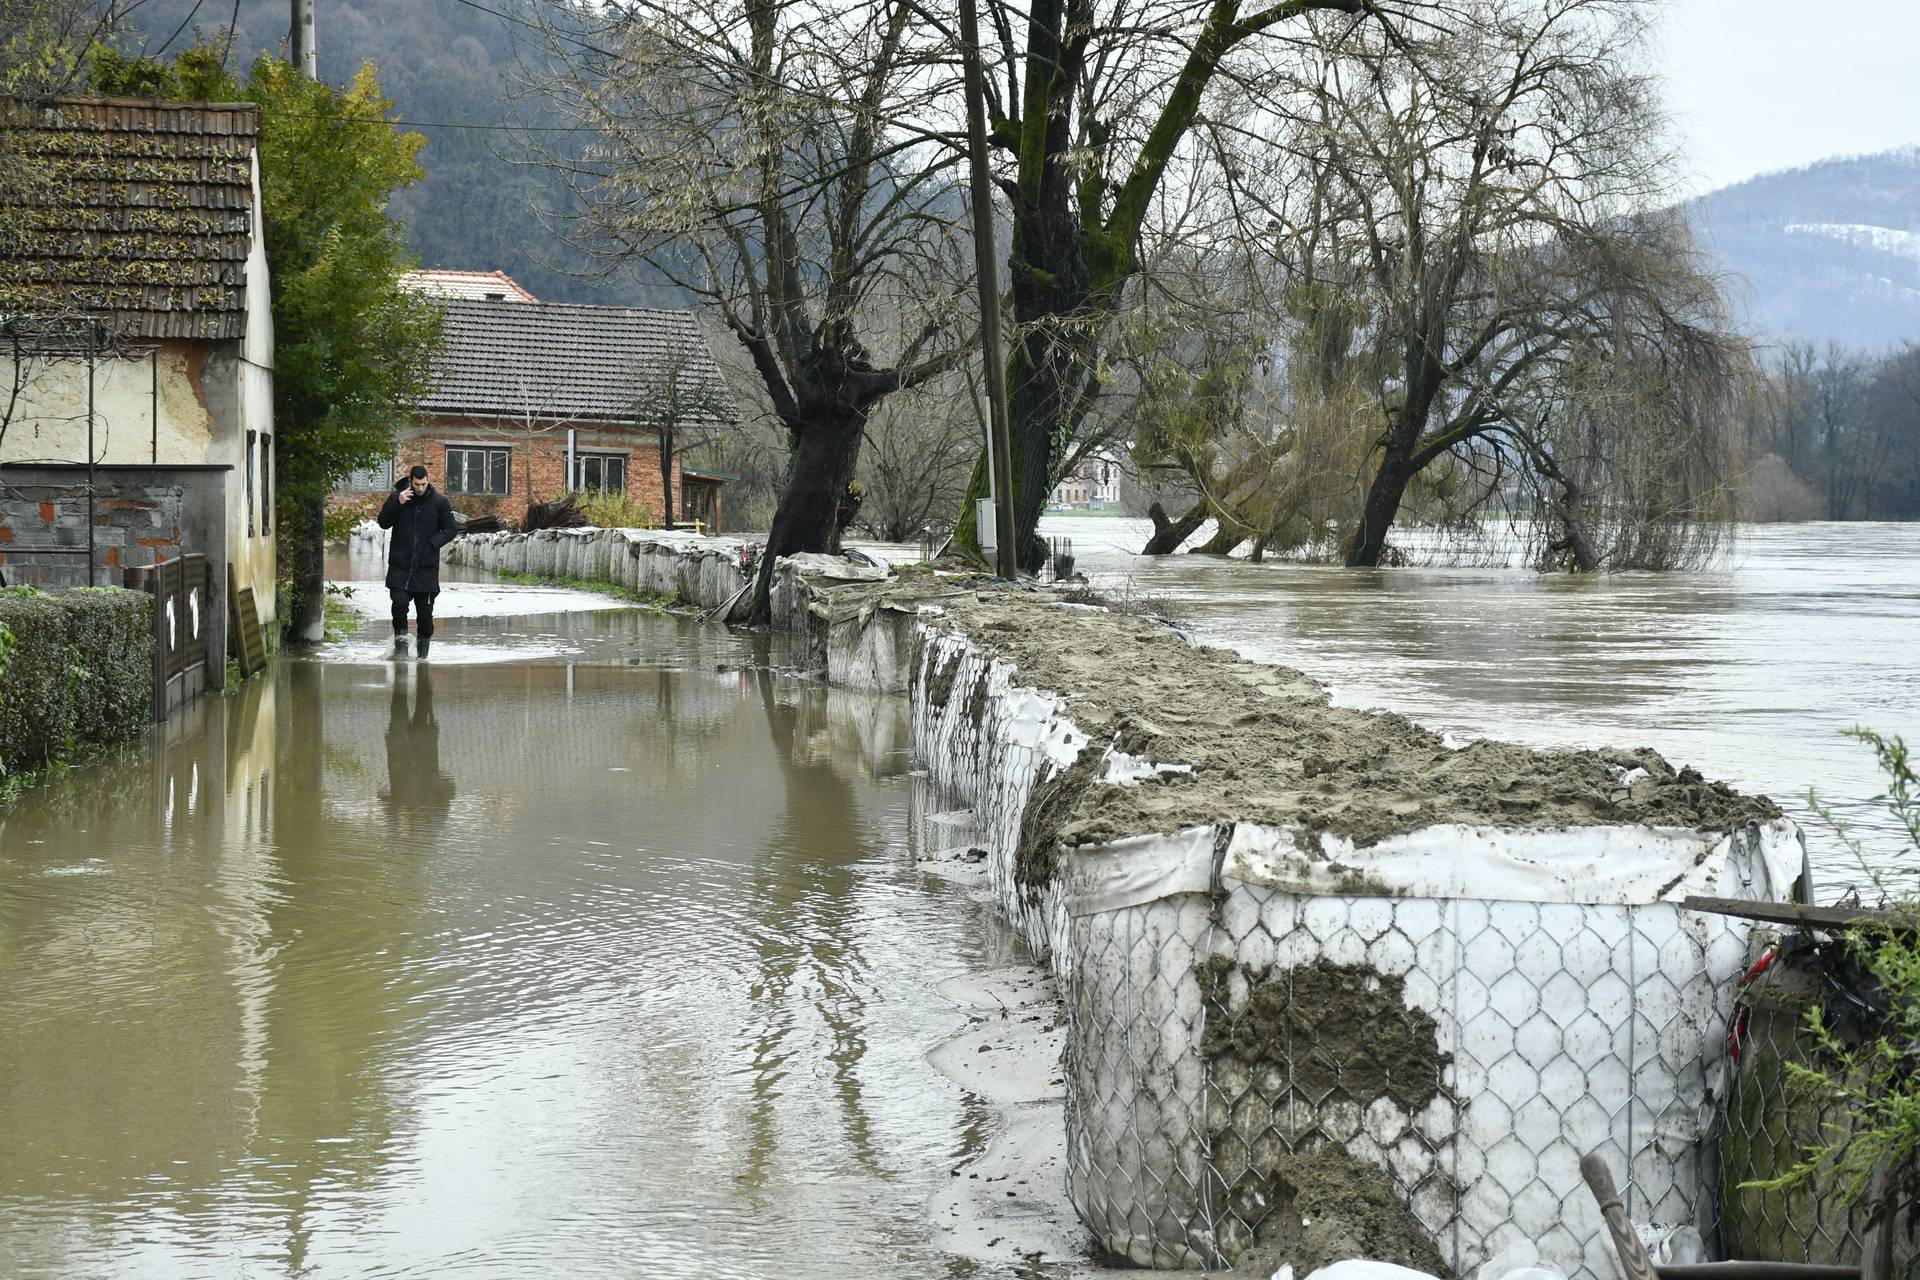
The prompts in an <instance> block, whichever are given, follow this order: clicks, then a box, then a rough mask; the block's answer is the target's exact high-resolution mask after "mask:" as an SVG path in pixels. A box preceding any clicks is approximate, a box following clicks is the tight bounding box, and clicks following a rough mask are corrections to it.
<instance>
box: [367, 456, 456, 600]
mask: <svg viewBox="0 0 1920 1280" xmlns="http://www.w3.org/2000/svg"><path fill="white" fill-rule="evenodd" d="M406 487H407V482H406V481H405V480H402V481H401V482H400V483H399V484H397V485H395V486H394V487H393V492H392V493H390V494H388V495H387V501H386V505H384V506H382V507H381V508H380V515H379V517H378V519H379V522H380V527H381V528H382V529H391V530H393V536H392V537H391V538H389V539H388V540H387V590H389V591H410V592H412V593H414V594H415V595H434V594H437V593H438V592H439V590H440V548H442V547H444V546H446V545H447V544H448V543H449V542H452V541H453V537H454V535H455V534H456V533H458V532H459V531H460V527H459V525H457V524H455V523H454V519H453V504H452V503H451V502H448V501H447V496H446V495H445V494H443V493H441V492H440V491H439V490H438V489H436V488H434V487H433V486H432V485H428V486H427V491H426V492H425V493H423V494H421V495H420V496H419V497H417V498H414V499H412V500H410V501H408V502H404V503H403V502H401V501H400V491H401V490H402V489H404V488H406Z"/></svg>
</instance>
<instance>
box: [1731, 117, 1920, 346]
mask: <svg viewBox="0 0 1920 1280" xmlns="http://www.w3.org/2000/svg"><path fill="white" fill-rule="evenodd" d="M1693 214H1694V220H1695V225H1696V226H1698V227H1699V228H1700V231H1701V233H1702V238H1703V240H1704V241H1705V243H1706V245H1707V246H1708V247H1709V248H1710V249H1712V250H1713V251H1714V252H1715V253H1717V254H1718V255H1719V257H1720V258H1721V260H1722V261H1724V262H1725V263H1726V265H1727V266H1728V267H1730V268H1732V269H1733V270H1734V271H1736V272H1738V273H1739V274H1740V275H1742V276H1744V277H1746V280H1747V281H1748V282H1749V285H1748V287H1747V288H1745V289H1744V290H1740V291H1739V295H1740V296H1739V297H1738V298H1737V301H1738V302H1739V303H1740V304H1741V307H1742V309H1743V311H1744V313H1745V315H1746V317H1747V319H1748V320H1749V321H1750V322H1751V323H1752V324H1753V326H1754V327H1755V328H1756V329H1757V330H1759V331H1760V332H1762V333H1765V334H1769V335H1772V336H1775V337H1781V338H1795V339H1804V340H1808V341H1812V342H1815V343H1819V344H1823V345H1824V344H1825V343H1826V342H1827V341H1828V340H1829V339H1835V340H1838V341H1841V342H1844V343H1847V344H1848V345H1851V346H1855V347H1860V348H1864V349H1867V350H1870V351H1877V350H1882V349H1885V348H1887V347H1890V346H1893V345H1896V344H1898V343H1900V342H1902V341H1904V340H1908V339H1913V340H1920V149H1914V148H1907V149H1903V150H1899V151H1888V152H1883V153H1881V154H1879V155H1871V156H1854V157H1847V158H1844V159H1835V160H1823V161H1821V162H1820V163H1818V164H1813V165H1808V166H1807V167H1806V168H1804V169H1793V170H1788V171H1786V172H1784V173H1770V174H1764V175H1762V176H1760V177H1758V178H1753V179H1750V180H1749V181H1746V182H1742V183H1739V184H1738V185H1736V186H1731V187H1726V188H1723V189H1722V190H1719V191H1715V192H1712V193H1711V194H1709V195H1706V196H1703V197H1702V198H1700V199H1699V200H1697V201H1695V202H1694V203H1693Z"/></svg>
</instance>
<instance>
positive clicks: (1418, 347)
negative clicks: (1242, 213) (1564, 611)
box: [1223, 0, 1747, 568]
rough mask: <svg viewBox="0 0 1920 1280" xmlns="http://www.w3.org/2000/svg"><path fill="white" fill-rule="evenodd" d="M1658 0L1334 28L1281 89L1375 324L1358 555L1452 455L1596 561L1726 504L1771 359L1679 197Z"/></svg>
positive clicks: (1439, 12) (1512, 8) (1643, 557)
mask: <svg viewBox="0 0 1920 1280" xmlns="http://www.w3.org/2000/svg"><path fill="white" fill-rule="evenodd" d="M1643 12H1644V5H1642V4H1641V3H1639V2H1638V0H1545V2H1544V3H1541V2H1540V0H1459V3H1457V4H1452V5H1449V6H1446V7H1445V8H1442V7H1440V6H1435V7H1434V8H1433V9H1432V10H1431V11H1430V12H1429V14H1428V19H1429V21H1428V22H1427V23H1426V24H1425V25H1423V26H1422V27H1419V28H1417V29H1416V28H1408V29H1406V30H1401V31H1392V30H1389V29H1387V28H1384V27H1371V26H1368V27H1361V28H1358V29H1355V28H1351V27H1347V26H1344V25H1343V26H1341V27H1340V28H1339V29H1337V30H1336V29H1332V28H1331V27H1330V26H1321V25H1320V24H1315V25H1316V26H1320V30H1319V34H1320V36H1321V37H1322V46H1321V51H1320V54H1319V56H1318V58H1317V59H1316V60H1315V62H1314V64H1313V65H1312V66H1311V67H1309V68H1308V69H1307V73H1306V74H1301V75H1298V76H1297V77H1295V78H1293V79H1292V81H1291V83H1290V84H1284V87H1283V83H1284V82H1276V84H1275V85H1274V86H1270V87H1269V88H1270V90H1271V93H1272V97H1271V100H1272V101H1274V102H1284V103H1287V104H1288V105H1287V106H1286V108H1285V109H1286V111H1287V112H1288V113H1290V114H1291V116H1292V118H1293V119H1294V120H1295V121H1296V122H1297V123H1296V124H1295V126H1294V128H1293V142H1292V148H1291V149H1292V151H1293V153H1294V154H1295V155H1296V156H1297V157H1298V167H1299V169H1301V170H1304V171H1305V174H1306V175H1308V176H1309V177H1310V178H1311V180H1312V182H1313V183H1315V184H1324V185H1325V186H1327V188H1328V189H1329V190H1330V191H1331V192H1332V193H1333V194H1334V196H1335V198H1334V199H1332V200H1330V201H1329V202H1327V203H1326V204H1325V206H1324V207H1323V209H1322V210H1321V213H1320V215H1319V216H1321V217H1324V218H1330V219H1332V220H1334V221H1335V222H1336V223H1337V224H1339V225H1340V227H1341V228H1342V233H1341V235H1340V236H1339V240H1340V242H1341V243H1343V244H1345V245H1348V246H1351V257H1350V259H1347V260H1343V261H1341V262H1340V263H1339V268H1340V275H1339V277H1338V278H1335V277H1328V278H1326V279H1325V281H1324V283H1325V285H1326V287H1328V288H1337V289H1340V290H1343V291H1354V292H1356V293H1357V294H1358V295H1359V297H1360V298H1361V299H1362V301H1363V303H1364V306H1363V307H1362V308H1361V310H1362V311H1363V312H1364V314H1366V315H1368V316H1370V317H1371V319H1370V321H1369V325H1370V326H1371V332H1370V334H1369V335H1368V342H1369V343H1370V345H1371V347H1372V348H1373V353H1374V354H1373V358H1374V360H1375V361H1377V362H1378V368H1379V373H1378V380H1377V382H1376V383H1375V385H1374V388H1373V399H1374V403H1375V406H1376V410H1377V423H1378V426H1377V435H1376V437H1375V439H1374V442H1373V451H1372V459H1371V466H1370V475H1369V476H1368V478H1367V480H1366V483H1365V496H1364V499H1363V501H1362V502H1361V504H1360V508H1359V512H1358V515H1357V518H1356V519H1355V520H1354V522H1353V524H1352V526H1351V527H1350V528H1349V529H1348V530H1346V533H1345V537H1346V553H1345V559H1346V562H1347V563H1348V564H1350V565H1366V566H1370V565H1377V564H1379V563H1381V561H1382V559H1383V557H1384V556H1385V555H1386V551H1387V539H1388V534H1389V531H1390V530H1391V529H1392V527H1393V524H1394V521H1395V518H1396V516H1397V515H1398V514H1399V512H1400V510H1401V507H1402V503H1403V501H1404V500H1405V499H1406V498H1407V497H1408V494H1409V489H1410V487H1411V486H1412V485H1413V483H1414V481H1415V478H1416V477H1419V476H1422V475H1423V474H1425V473H1428V472H1430V470H1434V469H1439V470H1443V471H1446V470H1450V471H1451V473H1452V474H1453V475H1454V476H1455V477H1457V478H1459V480H1460V484H1459V485H1458V492H1459V493H1460V494H1462V495H1463V496H1464V498H1465V499H1466V500H1467V501H1469V502H1473V501H1493V500H1499V499H1501V498H1503V497H1513V496H1515V495H1516V494H1517V495H1519V496H1520V497H1522V499H1523V502H1522V503H1521V505H1522V506H1523V507H1524V514H1525V515H1526V516H1528V517H1529V518H1530V520H1531V522H1532V523H1533V525H1534V526H1535V527H1536V528H1540V529H1549V530H1551V529H1557V532H1555V533H1553V534H1552V536H1550V537H1547V538H1545V539H1544V543H1545V545H1544V546H1543V547H1542V551H1543V553H1544V554H1543V558H1544V559H1547V560H1549V561H1554V562H1558V563H1565V564H1568V565H1571V566H1573V567H1578V568H1593V567H1598V566H1602V565H1627V564H1634V565H1641V566H1647V567H1658V566H1660V565H1662V564H1671V563H1675V562H1678V561H1680V560H1685V559H1687V558H1689V557H1690V556H1692V555H1695V554H1697V553H1698V552H1699V551H1701V550H1702V549H1704V548H1705V547H1707V546H1709V545H1710V544H1711V541H1712V537H1713V534H1714V531H1715V530H1717V529H1718V528H1719V527H1720V525H1721V522H1723V521H1724V520H1725V519H1726V518H1727V516H1728V514H1729V508H1728V501H1727V494H1728V489H1727V486H1726V484H1725V483H1724V481H1725V478H1726V472H1727V465H1726V464H1727V459H1728V442H1729V439H1730V418H1731V416H1732V409H1733V404H1732V397H1733V394H1734V392H1735V391H1736V390H1737V388H1738V386H1739V380H1740V377H1741V375H1742V374H1743V373H1744V371H1745V367H1746V354H1747V353H1746V350H1745V347H1744V345H1743V344H1742V343H1741V342H1740V341H1738V340H1737V339H1736V338H1734V337H1733V336H1732V335H1731V333H1730V331H1729V329H1728V327H1727V325H1726V324H1725V322H1724V320H1723V318H1722V310H1721V306H1720V300H1719V296H1718V291H1717V287H1716V282H1715V280H1714V279H1713V278H1712V276H1711V275H1710V274H1709V273H1708V272H1707V271H1706V270H1705V269H1704V268H1703V267H1702V266H1701V265H1700V260H1699V258H1698V256H1697V254H1696V253H1695V251H1694V249H1693V246H1692V245H1691V243H1690V242H1689V240H1688V237H1687V232H1686V228H1685V226H1684V224H1683V222H1682V221H1681V219H1680V218H1679V217H1678V216H1677V215H1675V214H1673V213H1671V212H1662V211H1661V210H1662V208H1663V207H1664V206H1668V205H1670V204H1671V199H1672V182H1671V173H1672V170H1671V164H1670V159H1669V157H1668V156H1667V155H1666V154H1664V153H1663V152H1662V151H1661V150H1660V149H1659V146H1658V137H1659V134H1660V131H1661V125H1662V120H1661V116H1660V112H1659V103H1658V99H1657V95H1656V87H1655V85H1654V83H1653V81H1652V80H1651V78H1649V77H1647V76H1645V75H1643V74H1640V73H1639V72H1637V71H1636V70H1635V69H1634V68H1635V66H1636V62H1635V57H1636V54H1637V52H1638V43H1639V41H1640V39H1641V37H1642V27H1641V20H1642V16H1643ZM1223 132H1224V131H1223ZM1237 172H1239V173H1240V174H1241V175H1242V176H1243V179H1244V181H1243V184H1242V185H1243V191H1242V198H1243V199H1247V200H1250V201H1263V202H1265V203H1266V204H1268V205H1269V206H1270V207H1272V208H1275V209H1278V208H1280V206H1281V204H1282V201H1281V200H1280V198H1279V196H1278V194H1277V193H1276V192H1275V190H1273V189H1272V188H1269V189H1268V190H1266V191H1265V192H1263V191H1262V190H1261V186H1260V181H1259V180H1260V179H1261V178H1262V177H1264V176H1265V174H1264V172H1263V171H1262V170H1260V169H1259V168H1258V167H1257V166H1253V165H1250V164H1248V163H1246V162H1245V161H1243V162H1242V163H1241V164H1240V165H1239V166H1238V167H1237ZM1249 175H1250V176H1249ZM1282 176H1283V177H1284V176H1285V175H1284V174H1283V175H1282ZM1603 532H1604V537H1602V536H1601V535H1602V533H1603Z"/></svg>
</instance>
